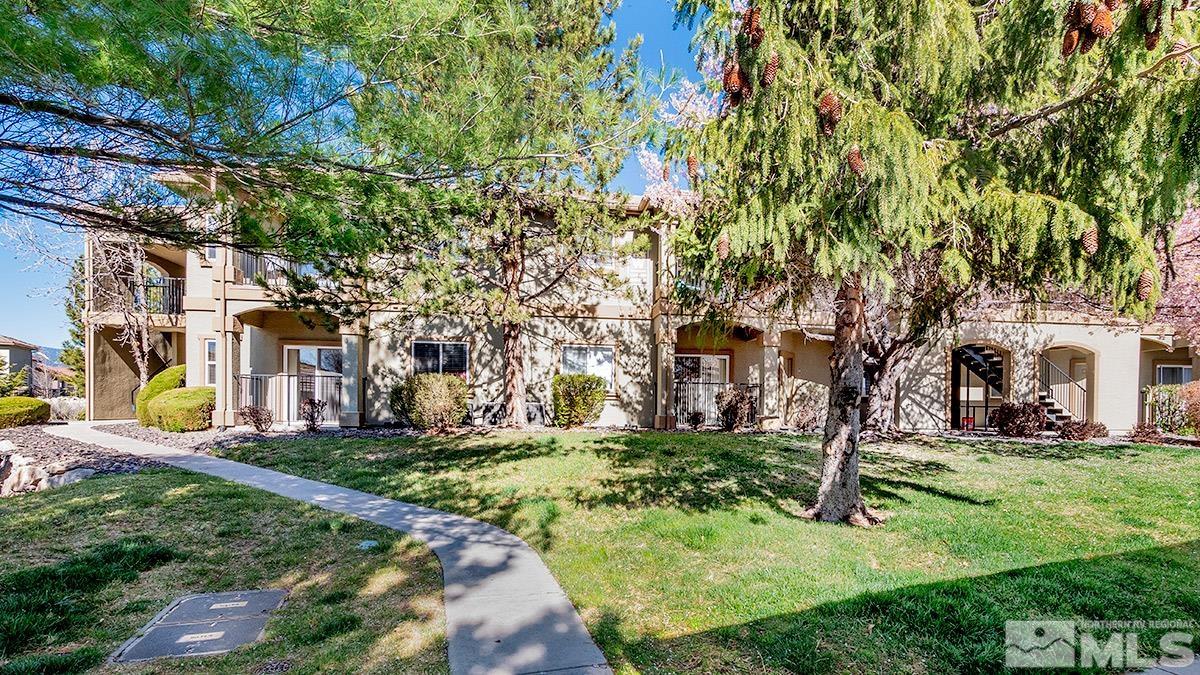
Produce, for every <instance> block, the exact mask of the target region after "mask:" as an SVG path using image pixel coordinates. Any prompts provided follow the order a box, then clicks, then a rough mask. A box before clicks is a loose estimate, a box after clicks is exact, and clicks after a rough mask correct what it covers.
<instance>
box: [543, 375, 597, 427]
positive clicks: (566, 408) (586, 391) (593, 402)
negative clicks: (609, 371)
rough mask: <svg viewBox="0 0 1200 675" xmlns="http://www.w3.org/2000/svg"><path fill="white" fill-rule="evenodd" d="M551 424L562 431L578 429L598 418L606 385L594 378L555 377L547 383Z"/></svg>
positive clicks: (578, 376) (591, 376)
mask: <svg viewBox="0 0 1200 675" xmlns="http://www.w3.org/2000/svg"><path fill="white" fill-rule="evenodd" d="M551 393H552V394H553V400H554V424H555V425H557V426H560V427H563V428H564V429H571V428H574V427H581V426H583V425H585V424H591V423H593V422H595V421H597V420H599V419H600V413H602V412H604V399H605V397H606V396H608V382H606V381H605V379H604V378H603V377H599V376H597V375H582V374H571V375H564V374H561V373H560V374H558V375H555V376H554V380H553V381H552V383H551Z"/></svg>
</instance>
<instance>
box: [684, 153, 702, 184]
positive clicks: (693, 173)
mask: <svg viewBox="0 0 1200 675" xmlns="http://www.w3.org/2000/svg"><path fill="white" fill-rule="evenodd" d="M687 167H688V180H690V181H692V182H693V183H695V182H696V181H697V180H699V178H700V160H698V159H696V156H695V155H688V156H687Z"/></svg>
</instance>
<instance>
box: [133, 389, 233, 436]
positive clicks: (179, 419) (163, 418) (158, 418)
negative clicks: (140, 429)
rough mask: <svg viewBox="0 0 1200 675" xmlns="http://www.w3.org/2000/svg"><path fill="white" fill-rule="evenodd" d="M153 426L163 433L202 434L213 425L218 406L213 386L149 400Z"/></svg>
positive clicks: (171, 391) (173, 392)
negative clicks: (213, 413) (189, 432)
mask: <svg viewBox="0 0 1200 675" xmlns="http://www.w3.org/2000/svg"><path fill="white" fill-rule="evenodd" d="M147 407H148V408H149V411H150V423H151V426H155V427H158V428H159V429H162V430H163V431H201V430H203V429H207V428H208V427H210V426H211V425H212V412H213V409H214V408H216V407H217V390H216V389H215V388H213V387H183V388H181V389H171V390H170V391H165V392H163V393H161V394H159V395H158V396H155V397H154V398H153V399H151V400H150V403H149V404H148V406H147Z"/></svg>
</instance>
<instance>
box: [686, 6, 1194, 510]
mask: <svg viewBox="0 0 1200 675" xmlns="http://www.w3.org/2000/svg"><path fill="white" fill-rule="evenodd" d="M1068 4H1069V3H1068V2H1066V0H1032V1H1031V2H1022V3H1017V2H1008V3H987V4H979V3H974V2H969V1H967V0H904V1H901V2H895V1H894V0H893V1H889V2H884V1H882V0H862V1H857V2H850V1H843V0H815V1H814V2H805V3H790V2H782V1H780V0H771V1H763V2H756V3H755V6H756V7H758V8H759V9H760V11H761V14H760V19H759V21H760V25H761V26H762V29H763V30H764V31H765V36H764V38H763V40H762V43H761V45H760V46H758V47H752V46H751V45H749V44H748V41H747V40H746V38H745V36H744V35H743V33H742V31H739V30H737V27H736V23H737V22H738V21H739V20H740V19H739V14H738V13H737V12H735V11H734V10H733V9H732V8H730V7H729V6H728V4H727V2H726V1H725V0H679V2H678V9H679V11H680V14H681V16H682V18H684V19H692V18H694V17H695V16H697V15H699V16H701V17H702V19H703V20H702V21H701V22H700V24H699V31H700V35H699V39H698V44H700V45H701V48H702V49H704V50H706V51H707V52H709V53H713V54H718V55H724V56H725V57H726V58H728V59H736V60H737V64H738V66H739V67H740V68H741V69H743V70H745V71H746V72H747V74H748V76H749V77H750V78H751V79H754V78H756V77H757V76H759V75H760V73H761V71H762V69H763V68H764V64H765V63H766V62H767V60H768V59H770V58H771V55H773V54H778V55H779V57H780V66H779V71H778V73H777V76H776V81H775V83H774V85H773V86H772V87H771V88H770V89H767V90H763V91H761V92H758V93H757V94H756V95H755V97H754V98H753V99H752V100H750V101H744V100H743V101H738V103H739V105H737V106H736V107H732V106H731V105H729V104H731V103H732V102H728V103H727V105H726V107H725V114H724V115H723V116H722V117H721V118H719V119H718V120H717V121H715V122H713V123H711V124H707V125H704V126H703V127H701V128H699V129H687V130H683V131H682V132H681V133H680V134H679V137H678V138H675V139H673V140H672V143H671V146H672V148H673V149H674V150H675V151H678V152H688V153H692V154H695V155H697V156H698V157H699V159H700V161H701V163H702V164H704V165H705V166H706V168H707V169H708V173H707V174H706V179H705V181H704V182H703V183H702V185H701V189H702V192H703V197H704V198H703V200H702V202H701V203H702V204H704V205H706V208H704V209H702V210H701V211H700V213H699V214H698V215H697V216H696V217H695V218H694V219H693V220H692V221H691V222H690V223H689V224H688V225H687V228H686V230H687V231H686V232H685V233H684V234H683V235H682V236H681V241H685V242H690V243H691V246H690V248H689V249H688V250H685V251H682V252H681V255H682V257H683V258H684V262H685V263H686V264H688V265H690V266H691V267H692V268H694V269H696V270H697V271H698V272H699V273H703V274H705V275H707V276H708V277H709V278H710V279H711V280H712V282H713V283H714V284H716V285H717V286H718V287H719V286H721V285H724V286H727V287H729V286H732V287H738V288H740V289H765V288H773V289H777V290H778V291H779V292H778V293H777V295H776V296H775V297H776V298H777V305H776V306H777V307H778V308H780V309H781V310H782V309H783V308H787V307H791V308H795V307H798V306H803V305H804V304H805V303H807V302H808V301H810V300H811V299H812V297H813V295H812V289H813V288H816V287H819V286H820V283H819V282H826V283H832V284H833V285H834V286H835V287H836V298H835V306H834V310H835V312H836V317H837V318H836V327H835V338H834V347H833V356H832V358H831V378H832V379H831V381H832V382H833V386H832V387H831V390H830V415H829V419H828V421H827V424H826V427H825V439H824V443H823V454H824V466H823V471H822V480H821V486H820V490H819V494H818V497H817V501H816V503H815V505H814V506H813V508H812V509H811V511H810V515H811V516H812V517H814V518H818V519H821V520H829V521H847V520H848V521H852V522H859V523H871V522H874V521H875V517H874V515H873V514H872V513H871V512H870V511H869V510H868V509H867V508H866V506H865V504H864V503H863V500H862V495H861V490H860V485H859V477H858V435H859V429H860V422H861V420H860V414H859V399H860V396H861V395H862V393H863V392H862V382H863V369H864V342H865V341H866V339H867V337H866V336H867V335H868V334H869V333H871V332H872V326H870V325H869V321H870V316H871V314H872V313H871V312H869V311H867V308H868V307H869V306H871V305H872V304H873V303H876V302H878V301H879V299H881V298H883V299H886V298H887V297H888V294H889V292H890V290H891V289H892V288H893V287H894V286H895V284H896V281H897V279H896V275H895V274H894V271H895V270H898V269H901V267H902V266H903V265H906V264H907V261H911V260H913V259H918V258H920V259H924V258H926V257H928V256H933V258H934V260H935V261H936V265H935V270H936V275H937V278H938V279H940V280H944V281H945V282H946V283H947V284H950V285H957V286H960V287H964V288H968V289H970V288H978V287H985V288H997V289H1004V290H1010V291H1017V292H1022V293H1028V294H1030V295H1032V296H1033V297H1036V296H1038V295H1039V294H1042V293H1044V292H1045V289H1046V288H1047V282H1051V283H1050V285H1057V286H1062V287H1070V288H1078V289H1080V290H1082V291H1084V292H1087V293H1088V294H1090V295H1092V296H1096V297H1102V298H1105V299H1106V301H1107V302H1109V303H1111V304H1112V305H1113V306H1114V307H1116V308H1118V309H1119V310H1121V311H1124V312H1129V313H1132V314H1135V315H1142V316H1144V315H1146V314H1147V313H1148V312H1149V311H1150V309H1151V308H1152V307H1153V304H1154V301H1155V300H1156V299H1157V295H1158V280H1157V273H1156V271H1153V270H1155V257H1154V251H1153V246H1152V241H1153V239H1154V237H1155V236H1156V235H1157V234H1158V233H1159V232H1160V231H1161V230H1162V229H1163V228H1165V227H1166V226H1167V225H1168V223H1170V222H1172V221H1174V220H1175V219H1177V218H1178V217H1179V216H1180V215H1181V213H1182V212H1183V210H1184V208H1185V206H1186V204H1187V202H1188V200H1189V199H1190V198H1191V197H1192V196H1193V195H1194V194H1195V190H1196V185H1197V172H1198V171H1200V165H1198V158H1200V152H1197V147H1196V144H1197V139H1198V138H1200V116H1198V115H1197V114H1196V101H1198V100H1200V79H1198V78H1196V76H1195V71H1194V69H1193V68H1192V66H1191V65H1189V64H1188V62H1187V60H1186V59H1185V58H1184V57H1186V56H1188V55H1190V54H1191V53H1192V52H1193V51H1194V50H1195V47H1190V46H1188V45H1190V44H1193V43H1194V42H1195V38H1196V35H1195V32H1196V22H1195V20H1194V17H1193V16H1192V14H1193V12H1185V11H1179V10H1181V4H1182V3H1181V2H1180V0H1160V1H1159V2H1156V3H1152V4H1153V5H1155V9H1154V10H1153V11H1155V12H1156V17H1157V18H1161V22H1160V23H1156V24H1155V25H1156V26H1157V29H1158V30H1162V31H1164V32H1166V33H1167V34H1168V35H1169V36H1170V37H1171V38H1172V39H1173V40H1178V41H1182V46H1180V47H1179V48H1178V49H1174V50H1172V51H1171V52H1169V53H1164V52H1162V51H1147V45H1146V43H1145V40H1144V38H1143V35H1144V32H1145V30H1146V28H1145V27H1146V20H1147V18H1148V17H1147V16H1145V14H1146V12H1145V11H1143V10H1142V9H1140V8H1139V6H1138V4H1137V3H1126V4H1125V6H1124V7H1123V8H1120V9H1117V10H1116V11H1113V12H1112V13H1111V16H1110V17H1109V18H1110V19H1111V20H1112V22H1113V23H1114V26H1115V30H1114V31H1113V33H1112V34H1111V35H1110V36H1109V35H1108V31H1107V25H1103V26H1101V27H1100V30H1099V31H1098V32H1093V31H1092V30H1089V31H1088V32H1087V33H1086V35H1087V36H1090V38H1089V39H1091V40H1092V45H1091V48H1089V49H1088V50H1086V51H1087V53H1086V54H1084V53H1075V54H1074V55H1072V56H1070V57H1069V58H1067V59H1064V58H1063V51H1064V49H1063V48H1064V44H1063V33H1064V32H1065V31H1069V30H1070V29H1071V28H1072V27H1073V26H1074V25H1075V24H1073V23H1072V22H1073V21H1075V19H1072V18H1071V17H1068V19H1067V21H1066V22H1064V19H1063V17H1064V15H1066V14H1067V12H1066V10H1067V8H1068ZM1160 6H1161V7H1160ZM1090 25H1092V24H1089V26H1090ZM1101 35H1104V36H1106V37H1103V38H1101V37H1100V36H1101ZM1085 46H1086V45H1085ZM1082 51H1084V50H1081V52H1082ZM708 86H709V88H710V89H711V90H713V91H716V90H717V89H718V88H719V87H720V86H721V83H720V82H717V81H714V80H710V81H709V82H708ZM853 149H857V150H858V151H859V152H860V153H861V156H862V158H863V160H864V161H863V162H862V164H861V166H860V168H861V176H859V175H856V174H857V173H858V171H856V170H853V169H852V168H851V167H849V166H847V161H846V158H847V155H848V153H850V152H851V151H852V150H853ZM855 164H856V165H857V164H858V163H857V162H856V163H855ZM1092 230H1095V231H1096V232H1097V233H1098V247H1097V248H1096V250H1095V252H1094V253H1093V254H1090V255H1089V254H1088V253H1087V252H1086V251H1085V250H1084V247H1085V244H1084V242H1085V241H1086V240H1088V239H1090V236H1089V235H1088V233H1089V232H1090V231H1092ZM722 242H728V243H727V244H726V245H727V246H728V248H729V255H728V258H727V259H724V260H721V259H720V258H721V256H718V255H717V249H718V246H720V245H721V243H722ZM1087 247H1088V248H1089V249H1090V248H1091V242H1090V241H1089V242H1088V244H1087ZM1148 270H1150V271H1151V272H1150V274H1149V276H1148V277H1147V276H1144V274H1143V273H1144V272H1146V271H1148ZM805 278H810V279H811V280H812V281H811V282H806V281H804V279H805ZM1147 284H1148V286H1147ZM1139 291H1140V293H1139ZM1147 291H1148V292H1147Z"/></svg>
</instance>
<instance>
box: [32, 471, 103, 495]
mask: <svg viewBox="0 0 1200 675" xmlns="http://www.w3.org/2000/svg"><path fill="white" fill-rule="evenodd" d="M95 473H96V470H95V469H71V470H70V471H68V472H66V473H62V474H59V475H57V476H47V477H46V478H44V479H42V481H41V482H40V483H38V486H37V489H38V490H39V491H40V490H53V489H54V488H60V487H62V486H64V485H70V484H71V483H78V482H79V481H81V480H83V479H84V478H90V477H92V476H93V475H94V474H95Z"/></svg>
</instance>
